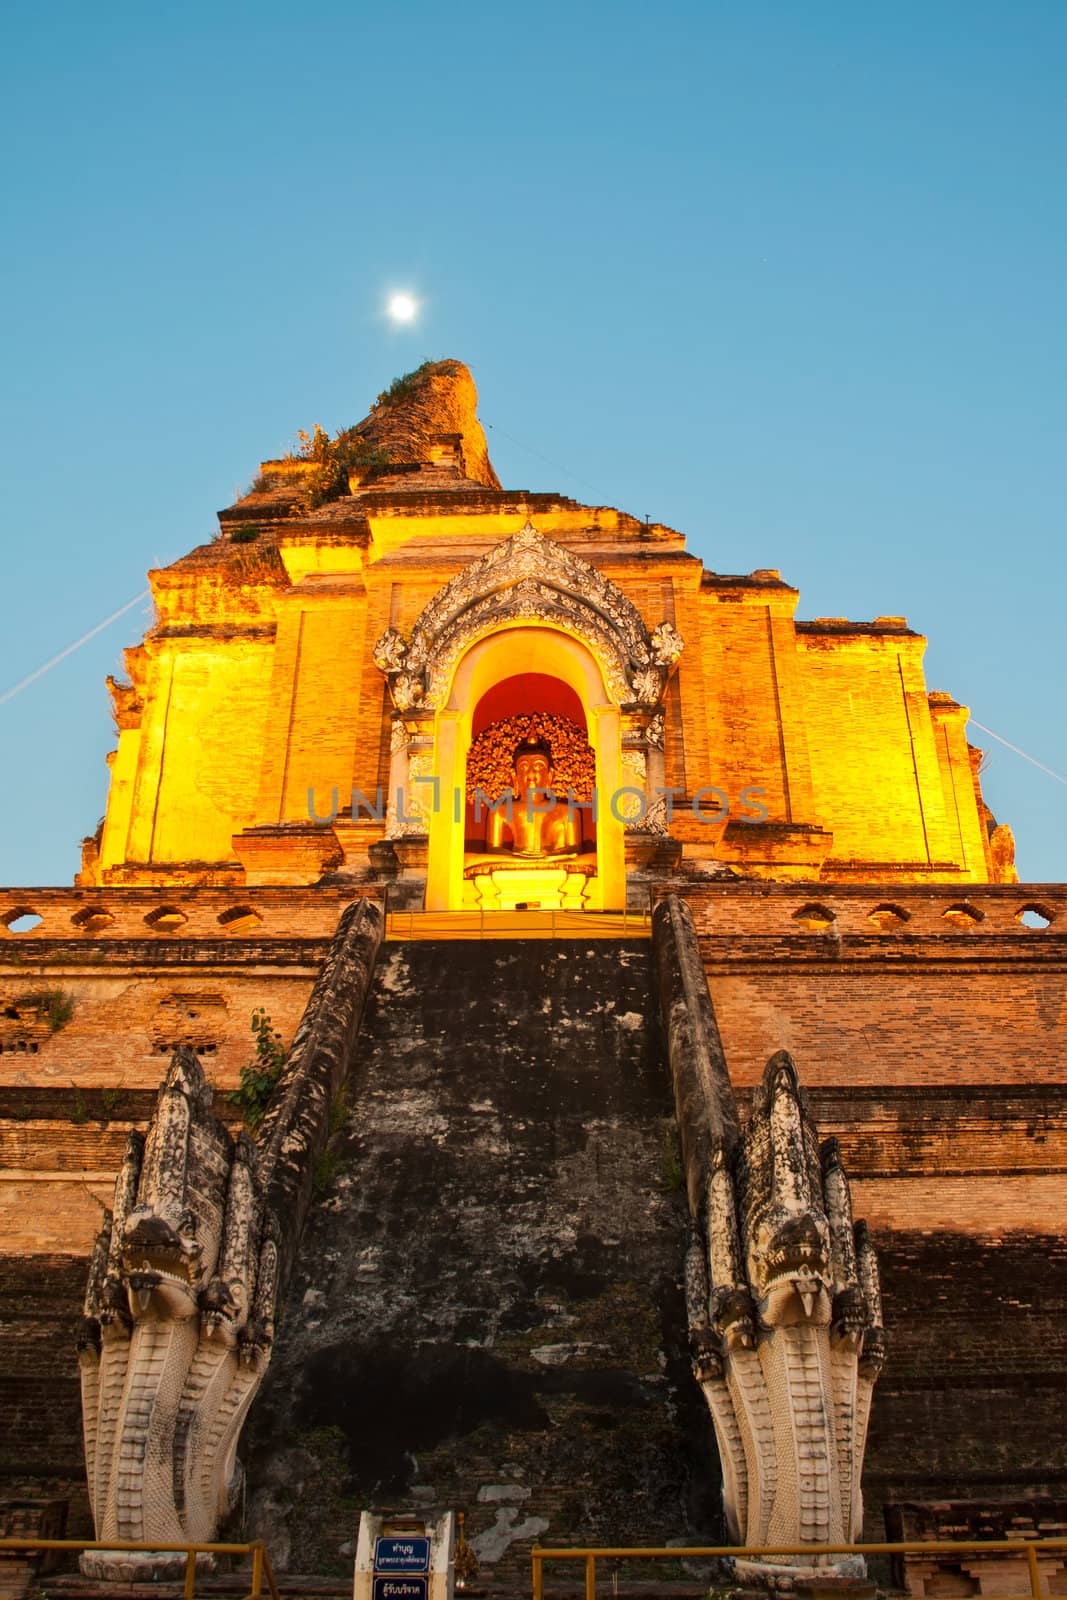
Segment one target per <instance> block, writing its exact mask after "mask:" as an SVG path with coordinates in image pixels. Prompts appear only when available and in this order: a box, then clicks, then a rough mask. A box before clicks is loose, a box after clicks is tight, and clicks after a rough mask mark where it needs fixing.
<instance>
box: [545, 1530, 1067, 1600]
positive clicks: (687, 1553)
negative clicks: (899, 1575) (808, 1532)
mask: <svg viewBox="0 0 1067 1600" xmlns="http://www.w3.org/2000/svg"><path fill="white" fill-rule="evenodd" d="M1043 1550H1050V1551H1051V1550H1056V1551H1059V1552H1061V1553H1062V1552H1064V1551H1067V1538H1061V1539H914V1540H903V1541H898V1542H897V1543H892V1544H891V1543H886V1544H804V1545H762V1546H756V1545H736V1544H734V1545H726V1544H718V1545H682V1546H680V1545H650V1546H643V1547H638V1546H631V1547H627V1546H621V1547H618V1548H616V1547H613V1546H595V1547H594V1546H588V1545H581V1546H575V1547H573V1548H570V1547H568V1548H564V1547H563V1546H559V1547H553V1548H546V1547H544V1546H541V1545H534V1547H533V1549H532V1550H531V1552H530V1557H531V1560H532V1562H533V1600H544V1592H545V1577H544V1564H545V1562H546V1561H582V1562H584V1564H585V1600H596V1564H597V1562H598V1561H605V1560H607V1561H623V1560H630V1561H679V1560H682V1561H687V1560H696V1559H710V1558H712V1557H715V1556H717V1557H720V1558H722V1557H730V1558H732V1559H739V1560H742V1561H759V1560H762V1559H766V1558H767V1557H777V1556H801V1555H802V1556H889V1555H921V1556H926V1555H937V1554H948V1553H952V1554H958V1555H964V1554H966V1555H975V1554H977V1555H990V1554H1000V1555H1006V1554H1009V1553H1011V1554H1015V1555H1025V1557H1026V1561H1027V1566H1028V1568H1029V1577H1030V1594H1031V1597H1032V1600H1046V1597H1047V1593H1048V1591H1047V1590H1045V1591H1043V1590H1042V1588H1041V1568H1040V1566H1039V1564H1038V1556H1039V1555H1040V1553H1041V1551H1043ZM819 1570H820V1569H819V1568H818V1567H813V1568H812V1569H811V1575H812V1581H813V1582H816V1583H817V1582H818V1578H819ZM822 1570H823V1571H825V1568H824V1569H822ZM982 1600H988V1597H987V1596H986V1595H985V1593H984V1592H983V1594H982ZM1003 1600H1017V1597H1015V1596H1004V1597H1003Z"/></svg>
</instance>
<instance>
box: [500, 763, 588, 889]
mask: <svg viewBox="0 0 1067 1600" xmlns="http://www.w3.org/2000/svg"><path fill="white" fill-rule="evenodd" d="M512 761H513V762H514V766H515V783H514V787H513V790H512V793H513V795H514V799H513V800H512V803H511V805H510V807H503V808H501V809H500V810H499V811H492V812H490V814H489V817H488V819H487V821H486V829H485V842H486V846H487V848H488V849H490V850H500V851H504V850H510V851H511V852H512V853H513V854H514V855H516V856H522V857H524V858H525V859H527V860H529V859H530V858H531V857H537V856H561V855H571V854H573V853H574V852H575V851H576V850H577V849H578V845H579V843H580V838H581V835H580V831H579V824H578V812H577V809H576V807H574V806H568V805H567V804H566V802H561V801H556V800H555V796H554V791H553V789H552V780H553V778H554V776H555V771H554V768H553V766H552V750H551V747H550V746H549V745H548V744H547V743H546V742H545V740H544V739H541V738H529V739H524V740H523V742H522V743H521V744H520V745H517V746H516V748H515V751H514V752H513V755H512ZM549 796H551V797H552V799H553V802H554V803H553V804H552V805H548V804H547V800H548V798H549Z"/></svg>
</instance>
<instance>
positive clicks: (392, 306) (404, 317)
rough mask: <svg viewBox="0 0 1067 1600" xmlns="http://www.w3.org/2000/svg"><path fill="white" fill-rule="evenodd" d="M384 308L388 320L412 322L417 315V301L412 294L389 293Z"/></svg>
mask: <svg viewBox="0 0 1067 1600" xmlns="http://www.w3.org/2000/svg"><path fill="white" fill-rule="evenodd" d="M385 309H386V311H387V313H388V316H389V320H390V322H414V321H415V318H416V316H417V315H418V310H419V302H418V301H417V300H416V299H415V296H414V295H413V294H403V293H398V294H391V295H390V296H389V301H388V304H387V305H386V308H385Z"/></svg>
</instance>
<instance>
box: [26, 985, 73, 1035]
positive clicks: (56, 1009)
mask: <svg viewBox="0 0 1067 1600" xmlns="http://www.w3.org/2000/svg"><path fill="white" fill-rule="evenodd" d="M18 1003H19V1005H20V1006H34V1007H36V1009H37V1010H38V1011H39V1012H41V1013H42V1014H43V1016H44V1017H45V1020H46V1021H47V1023H48V1032H49V1033H50V1034H53V1033H58V1032H59V1030H60V1028H65V1027H66V1025H67V1023H68V1022H69V1021H70V1019H71V1017H72V1016H73V1015H74V996H73V995H72V994H68V993H67V991H66V990H65V989H35V990H34V991H33V992H32V994H24V995H20V996H19V1001H18Z"/></svg>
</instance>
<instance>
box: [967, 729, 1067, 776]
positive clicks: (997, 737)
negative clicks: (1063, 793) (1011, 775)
mask: <svg viewBox="0 0 1067 1600" xmlns="http://www.w3.org/2000/svg"><path fill="white" fill-rule="evenodd" d="M971 721H972V722H973V723H974V725H975V727H976V728H981V730H982V732H983V733H988V735H989V737H990V738H991V739H995V740H996V741H997V743H998V744H1002V745H1003V746H1004V748H1005V749H1006V750H1012V751H1014V753H1015V754H1016V755H1017V756H1022V758H1023V760H1024V761H1029V763H1030V765H1031V766H1033V767H1038V768H1039V769H1040V770H1041V771H1042V772H1047V773H1048V775H1049V777H1050V778H1055V780H1056V782H1057V783H1063V784H1067V778H1065V777H1063V775H1062V774H1061V773H1059V772H1053V770H1052V768H1051V767H1046V765H1045V763H1044V762H1043V761H1039V760H1038V759H1037V757H1036V756H1028V755H1027V753H1026V751H1025V750H1020V749H1019V746H1018V745H1017V744H1012V742H1011V740H1010V739H1005V738H1002V736H1001V735H1000V734H999V733H994V732H993V730H992V728H987V727H986V725H985V723H984V722H979V721H978V718H977V717H972V718H971Z"/></svg>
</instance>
